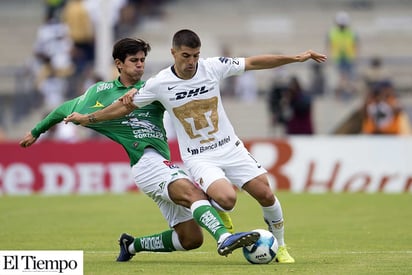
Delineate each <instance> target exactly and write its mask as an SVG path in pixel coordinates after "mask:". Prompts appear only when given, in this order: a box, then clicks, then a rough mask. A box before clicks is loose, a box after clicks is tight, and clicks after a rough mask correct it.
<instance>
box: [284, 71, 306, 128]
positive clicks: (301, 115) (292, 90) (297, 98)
mask: <svg viewBox="0 0 412 275" xmlns="http://www.w3.org/2000/svg"><path fill="white" fill-rule="evenodd" d="M284 101H285V105H284V108H285V111H284V113H286V115H285V118H286V134H288V135H312V134H313V123H312V98H311V96H310V94H309V93H308V91H306V90H304V89H303V87H302V85H301V83H300V81H299V79H298V77H297V76H293V77H292V78H291V79H290V81H289V85H288V88H287V90H286V94H285V99H284Z"/></svg>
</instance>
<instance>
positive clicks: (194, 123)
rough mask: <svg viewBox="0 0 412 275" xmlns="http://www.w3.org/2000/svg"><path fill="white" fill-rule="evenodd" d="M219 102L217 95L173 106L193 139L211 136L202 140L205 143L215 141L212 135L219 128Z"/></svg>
mask: <svg viewBox="0 0 412 275" xmlns="http://www.w3.org/2000/svg"><path fill="white" fill-rule="evenodd" d="M217 102H218V99H217V97H216V96H215V97H212V98H209V99H201V100H193V101H190V102H188V103H186V104H183V105H181V106H179V107H176V108H173V113H174V115H175V116H176V118H177V119H178V120H179V121H180V123H181V124H182V125H183V128H184V129H185V131H186V133H187V135H188V136H189V137H190V138H191V139H195V138H199V137H201V136H205V135H206V136H210V137H209V138H207V139H202V140H201V141H200V143H201V144H203V143H207V142H211V141H213V140H214V139H215V138H214V137H212V135H213V134H214V133H216V132H217V131H218V130H219V127H218V122H219V115H218V112H217Z"/></svg>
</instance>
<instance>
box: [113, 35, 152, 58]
mask: <svg viewBox="0 0 412 275" xmlns="http://www.w3.org/2000/svg"><path fill="white" fill-rule="evenodd" d="M150 50H151V47H150V45H149V43H147V42H145V41H144V40H142V39H134V38H123V39H120V40H119V41H117V42H116V43H115V44H114V46H113V53H112V56H113V60H115V59H119V60H120V61H122V62H124V61H125V60H126V57H127V56H128V55H134V54H136V53H137V52H140V51H143V52H144V54H145V56H147V53H148V52H149V51H150Z"/></svg>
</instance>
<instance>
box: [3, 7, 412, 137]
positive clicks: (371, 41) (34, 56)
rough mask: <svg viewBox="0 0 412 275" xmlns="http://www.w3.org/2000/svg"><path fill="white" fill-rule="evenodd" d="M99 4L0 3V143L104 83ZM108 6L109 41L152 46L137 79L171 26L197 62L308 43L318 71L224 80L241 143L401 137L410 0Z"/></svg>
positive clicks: (407, 88) (164, 59) (407, 112)
mask: <svg viewBox="0 0 412 275" xmlns="http://www.w3.org/2000/svg"><path fill="white" fill-rule="evenodd" d="M100 1H101V0H31V1H28V0H4V1H2V2H0V13H1V16H0V23H1V24H0V26H1V27H0V31H1V32H2V33H4V37H8V39H7V42H6V43H4V44H3V46H2V47H4V50H3V51H2V53H1V54H2V57H1V58H0V60H2V63H0V78H1V79H2V80H1V82H0V140H16V139H19V138H20V137H21V136H22V135H23V134H24V132H25V131H28V130H30V129H31V128H32V126H33V125H34V124H35V123H36V122H37V121H38V120H39V119H40V118H42V117H43V116H44V115H45V114H47V113H48V112H49V111H50V110H52V109H53V108H55V107H57V106H58V105H59V104H61V103H62V102H63V101H65V100H67V99H70V98H73V97H75V96H78V95H80V94H82V93H83V92H84V91H85V90H86V89H87V87H88V86H89V85H90V84H91V83H94V82H96V81H99V80H104V77H103V76H101V75H99V74H97V71H96V67H95V65H96V54H95V49H96V47H99V45H97V44H96V36H98V35H99V34H98V33H96V32H95V30H96V24H97V23H96V22H98V20H97V18H96V17H97V16H98V13H96V11H98V10H99V8H100V6H101V2H100ZM108 3H110V10H111V13H110V18H107V20H109V21H110V27H111V28H112V31H113V41H114V40H117V39H119V38H121V37H125V36H134V37H141V38H144V39H146V40H148V41H149V42H150V43H151V45H152V48H153V50H152V52H151V53H150V54H149V56H148V61H147V63H148V64H147V70H146V78H148V77H149V76H150V75H151V74H153V73H155V72H156V71H158V70H159V69H161V68H163V67H164V66H167V65H169V64H171V58H170V56H169V55H170V52H169V48H170V40H171V35H172V34H173V33H174V32H175V31H176V30H178V29H180V28H190V29H194V30H195V31H197V32H198V33H199V34H200V36H201V37H202V39H203V41H202V42H203V45H202V56H203V57H207V56H216V55H226V56H246V55H253V54H258V53H265V52H267V53H285V54H292V53H297V52H301V51H303V50H305V49H307V48H313V49H314V50H317V51H319V52H324V53H326V54H328V57H329V61H328V63H327V64H325V65H321V66H319V65H317V64H313V63H311V64H309V65H306V64H305V65H301V64H293V65H287V66H284V67H281V68H278V69H274V70H269V71H267V72H262V73H261V72H258V73H245V74H244V75H242V76H241V77H234V78H230V79H227V81H225V82H224V84H223V87H222V91H223V96H224V97H225V99H224V100H225V104H226V110H227V111H228V114H229V116H230V117H233V118H232V120H233V124H234V126H235V127H236V128H237V129H238V134H239V136H241V137H244V138H249V137H281V136H285V135H297V134H305V135H312V134H410V128H411V127H410V126H411V123H410V117H411V114H412V99H411V98H412V77H411V76H412V56H411V55H410V49H409V46H408V45H410V44H411V42H412V2H410V1H406V0H394V1H383V0H302V1H300V0H290V1H280V0H274V1H270V0H257V1H244V0H237V1H235V0H227V1H218V0H210V1H198V0H192V1H190V0H110V1H109V2H108ZM1 18H2V19H1ZM6 33H7V36H6ZM340 44H344V46H341V45H340ZM113 77H115V71H114V70H113ZM245 110H250V112H245ZM74 128H76V127H70V126H67V125H66V126H64V127H61V129H56V131H52V132H50V134H49V138H56V139H60V140H68V141H76V140H79V139H83V138H90V136H91V132H88V131H79V129H74ZM77 128H79V127H77Z"/></svg>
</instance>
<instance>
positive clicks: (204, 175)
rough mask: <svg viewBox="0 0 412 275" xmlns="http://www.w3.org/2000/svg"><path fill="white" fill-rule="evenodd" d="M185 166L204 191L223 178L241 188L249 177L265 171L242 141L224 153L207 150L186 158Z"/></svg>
mask: <svg viewBox="0 0 412 275" xmlns="http://www.w3.org/2000/svg"><path fill="white" fill-rule="evenodd" d="M185 167H186V168H187V169H188V171H189V172H190V174H191V175H192V176H193V178H194V180H195V182H196V183H197V184H198V185H199V186H200V187H201V188H202V190H203V191H204V192H206V190H207V189H208V188H209V186H210V185H211V184H212V183H213V182H214V181H216V180H218V179H222V178H225V179H227V180H228V181H229V182H231V183H232V184H233V185H235V186H237V187H238V188H242V186H243V185H244V184H245V183H247V182H248V181H250V180H251V179H253V178H255V177H257V176H260V175H262V174H264V173H266V172H267V171H266V169H265V168H263V167H262V165H260V164H259V163H258V162H257V161H256V160H255V159H254V158H253V157H252V155H251V154H250V153H249V151H248V150H247V149H246V148H245V146H244V145H243V143H242V142H238V143H237V145H236V146H234V148H232V150H230V152H226V153H225V154H224V155H219V153H218V152H217V154H213V152H212V153H211V152H208V153H207V154H198V155H196V156H192V157H190V158H189V159H188V160H186V162H185Z"/></svg>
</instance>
